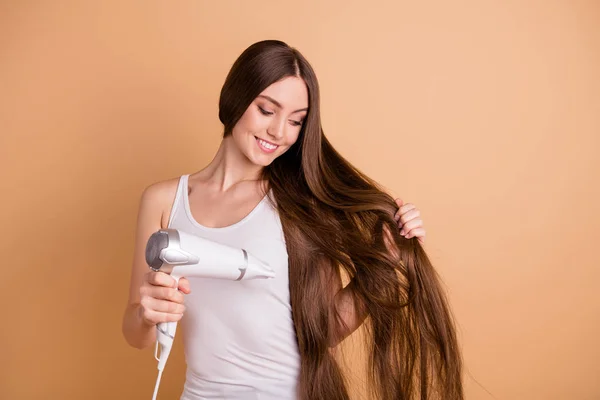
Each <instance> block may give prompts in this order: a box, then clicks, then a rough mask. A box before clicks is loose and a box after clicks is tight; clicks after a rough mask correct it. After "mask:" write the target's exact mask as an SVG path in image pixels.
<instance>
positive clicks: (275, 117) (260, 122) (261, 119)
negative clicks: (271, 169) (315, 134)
mask: <svg viewBox="0 0 600 400" xmlns="http://www.w3.org/2000/svg"><path fill="white" fill-rule="evenodd" d="M307 110H308V91H307V89H306V84H305V83H304V80H303V79H301V78H297V77H288V78H285V79H282V80H281V81H278V82H275V83H273V84H272V85H271V86H269V87H268V88H266V89H265V90H264V91H263V92H262V93H261V94H260V95H258V97H257V98H256V99H254V101H253V102H252V103H251V104H250V106H249V107H248V109H246V111H245V112H244V115H242V118H240V120H239V121H238V122H237V124H236V125H235V127H234V128H233V131H232V136H233V140H234V142H235V143H236V145H237V147H238V148H239V149H240V151H241V152H242V153H243V154H244V155H245V156H246V157H247V158H248V159H249V160H250V162H252V163H253V164H256V165H260V166H263V167H264V166H267V165H269V164H271V163H272V162H273V160H275V158H277V157H279V156H280V155H282V154H283V153H285V152H286V151H287V150H288V149H289V148H290V147H291V146H292V145H293V144H294V143H295V142H296V140H297V139H298V135H299V134H300V129H301V128H302V124H303V121H304V118H305V117H306V114H307Z"/></svg>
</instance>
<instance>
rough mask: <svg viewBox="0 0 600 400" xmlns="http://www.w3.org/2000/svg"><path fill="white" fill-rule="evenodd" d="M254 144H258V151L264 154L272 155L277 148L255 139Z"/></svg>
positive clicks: (274, 145)
mask: <svg viewBox="0 0 600 400" xmlns="http://www.w3.org/2000/svg"><path fill="white" fill-rule="evenodd" d="M256 143H258V147H260V149H261V150H262V151H264V152H266V153H272V152H274V151H275V150H277V148H278V147H279V146H277V145H276V144H273V143H269V142H267V141H266V140H262V139H259V138H256Z"/></svg>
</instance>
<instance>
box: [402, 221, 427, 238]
mask: <svg viewBox="0 0 600 400" xmlns="http://www.w3.org/2000/svg"><path fill="white" fill-rule="evenodd" d="M422 227H423V221H422V220H421V218H416V219H411V220H410V221H407V222H406V223H405V224H404V226H403V227H402V229H401V230H400V234H401V235H406V234H408V233H410V231H412V230H413V229H415V228H422Z"/></svg>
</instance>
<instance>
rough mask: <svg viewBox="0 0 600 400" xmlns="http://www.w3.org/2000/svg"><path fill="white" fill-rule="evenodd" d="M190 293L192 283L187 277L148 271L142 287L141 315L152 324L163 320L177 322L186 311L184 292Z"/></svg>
mask: <svg viewBox="0 0 600 400" xmlns="http://www.w3.org/2000/svg"><path fill="white" fill-rule="evenodd" d="M189 293H190V284H189V281H188V280H187V279H186V278H181V279H179V285H178V287H175V279H173V278H172V277H171V276H170V275H168V274H165V273H164V272H155V271H150V272H148V273H146V275H145V277H144V282H143V283H142V286H141V287H140V308H139V312H140V317H141V318H142V321H143V322H144V323H145V324H147V325H150V326H154V325H156V324H158V323H161V322H176V321H179V320H180V319H181V317H183V312H184V311H185V305H184V297H183V295H184V294H189Z"/></svg>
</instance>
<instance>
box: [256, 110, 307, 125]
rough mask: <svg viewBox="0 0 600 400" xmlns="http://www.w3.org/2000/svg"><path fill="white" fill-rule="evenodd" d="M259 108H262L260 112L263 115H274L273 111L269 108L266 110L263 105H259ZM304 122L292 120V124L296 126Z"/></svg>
mask: <svg viewBox="0 0 600 400" xmlns="http://www.w3.org/2000/svg"><path fill="white" fill-rule="evenodd" d="M258 109H259V110H260V113H261V114H262V115H273V113H272V112H270V111H267V110H265V109H264V108H262V107H260V106H258ZM302 122H303V121H294V120H292V124H293V125H294V126H302Z"/></svg>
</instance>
